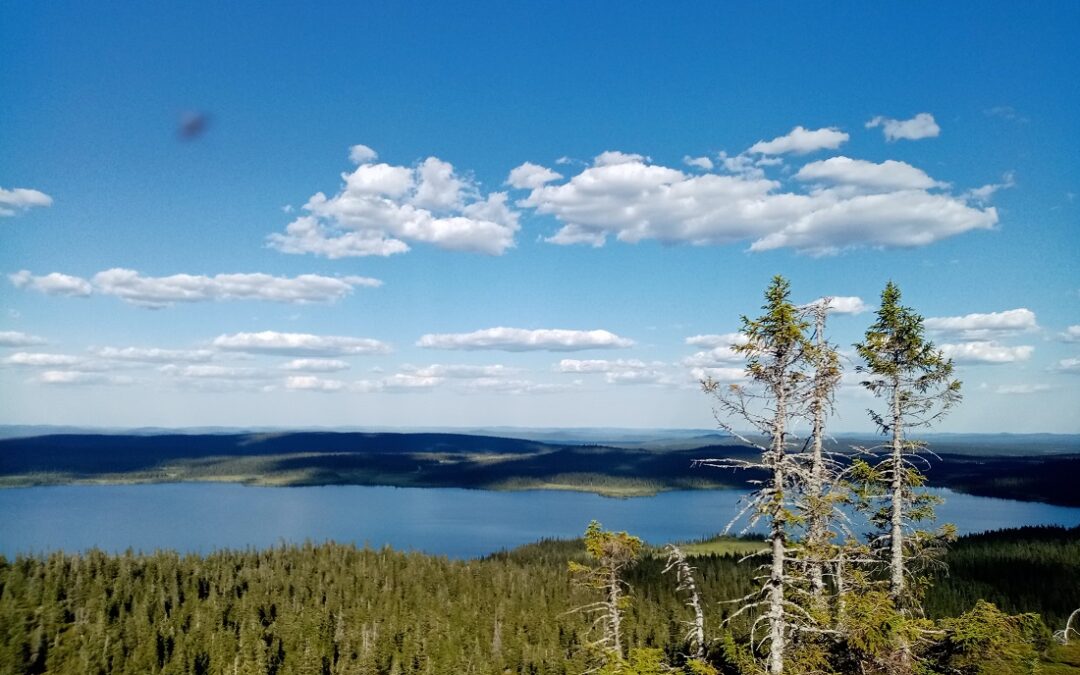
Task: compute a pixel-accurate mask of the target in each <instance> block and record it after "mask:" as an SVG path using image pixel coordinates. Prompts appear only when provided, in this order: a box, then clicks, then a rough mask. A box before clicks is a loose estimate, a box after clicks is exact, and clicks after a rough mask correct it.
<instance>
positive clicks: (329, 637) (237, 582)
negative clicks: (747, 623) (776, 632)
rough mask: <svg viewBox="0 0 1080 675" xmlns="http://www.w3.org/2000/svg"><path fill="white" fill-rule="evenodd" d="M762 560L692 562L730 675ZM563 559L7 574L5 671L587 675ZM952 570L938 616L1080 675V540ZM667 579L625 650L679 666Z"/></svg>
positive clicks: (1027, 543)
mask: <svg viewBox="0 0 1080 675" xmlns="http://www.w3.org/2000/svg"><path fill="white" fill-rule="evenodd" d="M760 547H761V542H760V541H750V542H746V541H742V542H740V541H737V540H723V541H712V542H706V543H702V544H698V545H697V548H698V550H701V551H703V552H702V553H698V554H688V555H690V558H689V560H690V562H691V564H692V566H693V567H695V568H696V570H695V577H696V579H697V581H698V588H699V591H700V594H701V599H702V604H703V606H704V607H705V609H706V612H705V629H706V636H707V639H708V641H709V642H708V645H707V647H708V650H707V653H708V657H709V659H710V661H711V662H712V663H713V664H715V667H716V668H718V669H719V670H720V671H721V672H724V673H737V672H739V671H738V669H737V665H736V664H735V662H734V661H733V660H732V659H729V655H727V654H725V651H724V649H725V643H724V640H723V637H724V635H725V632H724V631H725V627H724V626H723V625H722V621H723V619H724V617H725V614H728V615H729V614H730V609H729V607H730V606H729V605H725V604H724V603H723V602H722V601H724V600H727V599H730V598H733V597H739V596H741V595H744V594H746V593H747V592H749V590H750V589H751V587H752V583H753V580H752V578H751V577H752V575H753V570H752V568H753V565H752V564H748V563H747V562H742V563H740V562H739V560H740V558H741V556H742V552H744V551H747V550H753V549H757V548H760ZM686 548H687V550H688V551H691V550H694V548H695V547H694V546H690V545H688V546H687V547H686ZM725 550H726V551H728V552H723V551H725ZM708 551H713V552H708ZM568 560H575V561H578V562H581V563H587V562H588V555H587V553H586V551H585V548H584V545H583V542H582V541H581V540H577V541H545V542H539V543H537V544H533V545H529V546H525V547H522V548H519V549H515V550H512V551H506V552H502V553H497V554H494V555H491V556H489V557H487V558H484V559H480V560H470V561H455V560H448V559H446V558H442V557H436V556H426V555H422V554H418V553H399V552H395V551H392V550H389V549H382V550H372V549H358V548H355V547H353V546H351V545H339V544H331V543H327V544H321V545H304V546H284V547H278V548H273V549H270V550H263V551H256V550H248V551H221V552H218V553H214V554H212V555H208V556H197V555H190V556H181V555H177V554H176V553H170V552H158V553H153V554H146V555H139V554H134V553H128V554H124V555H107V554H105V553H101V552H89V553H85V554H75V555H64V554H60V553H56V554H53V555H50V556H48V557H20V558H18V559H15V560H4V561H2V562H0V672H2V673H86V674H88V675H96V674H98V673H131V674H135V673H139V674H142V673H177V674H179V673H185V674H204V673H234V672H236V673H273V674H275V675H292V674H300V673H331V674H333V675H344V674H352V675H360V674H363V675H374V674H376V673H386V674H389V673H394V674H398V673H401V674H404V673H478V674H480V673H485V674H486V673H492V674H494V673H505V672H510V673H535V674H538V675H539V674H543V675H548V674H552V675H554V674H560V675H561V674H566V675H572V674H576V673H581V672H583V671H584V670H586V669H587V667H588V660H589V654H588V652H587V650H584V649H582V646H583V645H585V644H587V643H588V641H589V640H590V639H591V638H590V635H589V630H588V624H589V622H590V620H589V619H588V618H587V617H584V616H582V615H581V614H579V613H573V612H571V611H570V610H572V609H573V608H575V607H578V606H580V605H583V604H585V603H587V602H589V600H590V599H591V597H592V593H590V592H589V590H588V589H586V588H582V587H580V586H578V585H576V584H575V583H574V582H573V580H572V578H571V577H570V575H569V574H568V573H567V561H568ZM944 563H945V564H946V565H947V567H948V570H949V571H948V573H945V572H944V571H942V572H941V573H940V575H939V576H937V577H935V579H934V583H933V584H932V585H931V586H930V588H929V591H928V593H927V596H926V602H925V607H926V611H927V614H928V616H930V617H931V618H935V619H939V618H944V617H949V616H958V615H960V614H962V613H963V612H965V611H969V610H971V609H972V608H974V607H975V606H976V603H977V602H978V601H979V599H981V598H985V599H988V600H991V601H992V602H994V603H995V604H996V605H997V606H998V607H1000V608H1001V609H1002V610H1003V611H1006V612H1015V613H1023V612H1035V613H1038V614H1040V615H1041V616H1042V620H1041V621H1039V620H1032V627H1033V628H1032V634H1033V638H1034V642H1033V651H1034V653H1035V655H1036V660H1035V663H1038V664H1039V665H1040V668H1041V670H1039V671H1038V672H1041V673H1044V674H1047V675H1052V674H1054V673H1073V672H1080V639H1078V640H1075V641H1074V644H1073V645H1070V647H1068V648H1066V647H1063V646H1061V645H1059V644H1057V643H1056V642H1055V641H1054V640H1053V639H1052V637H1051V629H1054V630H1057V629H1060V628H1061V627H1062V626H1064V625H1065V621H1066V619H1067V616H1068V613H1069V612H1070V611H1071V609H1073V608H1072V607H1071V606H1070V603H1069V601H1070V600H1075V599H1076V597H1077V594H1078V593H1080V588H1078V581H1077V580H1078V579H1080V528H1073V529H1071V530H1066V529H1063V528H1052V527H1045V528H1024V529H1019V530H1010V531H1005V532H996V533H987V534H982V535H972V536H968V537H963V538H961V539H960V540H958V541H957V542H956V543H955V544H954V545H953V546H952V547H951V548H950V551H949V553H948V554H947V555H946V557H945V559H944ZM664 567H665V560H664V555H663V551H659V550H648V551H645V552H643V554H642V556H641V558H640V560H639V561H638V563H637V565H635V566H634V567H632V568H630V569H629V570H628V572H627V575H626V580H627V582H628V584H629V587H630V595H629V598H630V602H629V603H628V604H627V607H626V614H625V617H626V618H625V623H624V635H625V636H626V637H625V639H626V642H627V645H628V647H630V648H632V649H638V648H654V649H658V650H661V652H662V653H663V656H664V659H665V660H667V661H669V662H673V663H681V662H682V661H681V660H682V659H685V653H686V652H687V644H686V643H685V641H684V639H683V637H684V634H685V632H686V631H685V629H684V624H683V622H684V621H687V620H689V619H690V614H689V610H688V609H687V608H686V607H685V605H684V604H683V600H682V599H681V598H680V597H679V596H678V594H677V593H676V592H675V584H676V582H675V580H674V579H673V578H671V575H670V574H667V575H665V574H663V572H662V570H663V569H664ZM732 628H733V633H734V635H735V636H738V630H739V629H740V628H739V627H732ZM985 648H986V647H985V645H984V644H982V643H978V642H976V643H974V644H971V645H969V646H967V647H965V648H964V649H966V651H958V652H956V653H955V654H951V655H949V656H948V659H951V660H952V662H953V663H954V664H956V663H960V662H962V661H963V660H964V659H965V658H967V657H970V656H971V655H972V654H975V655H978V654H979V653H980V651H981V650H983V649H985ZM944 672H978V671H974V670H971V669H968V670H964V669H962V668H959V667H957V668H954V669H953V670H947V671H944ZM984 672H999V673H1008V672H1012V671H1009V670H1002V669H998V670H996V671H984ZM1019 672H1027V671H1019Z"/></svg>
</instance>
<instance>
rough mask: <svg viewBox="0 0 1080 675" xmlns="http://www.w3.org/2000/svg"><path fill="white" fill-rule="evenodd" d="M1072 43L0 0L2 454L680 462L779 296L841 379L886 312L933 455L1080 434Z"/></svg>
mask: <svg viewBox="0 0 1080 675" xmlns="http://www.w3.org/2000/svg"><path fill="white" fill-rule="evenodd" d="M1078 28H1080V7H1078V6H1077V5H1076V4H1075V3H1066V2H1060V3H1041V4H1038V5H1024V6H1022V7H1021V6H1020V5H1017V4H1005V3H991V4H988V5H983V6H981V8H980V10H979V12H978V13H975V12H972V11H971V10H970V9H969V8H968V7H966V6H963V5H955V6H947V7H941V6H938V3H902V4H901V3H896V4H893V5H889V6H882V5H876V6H874V7H873V8H868V7H864V6H861V5H856V4H850V5H846V6H843V7H839V8H838V7H836V6H834V5H830V4H817V3H806V4H800V5H797V6H796V5H791V4H788V3H753V4H751V3H745V4H742V5H738V6H721V5H716V4H712V3H709V4H706V3H701V4H687V5H682V6H680V7H678V8H677V9H672V8H670V7H668V6H663V5H660V4H657V5H652V6H650V5H646V4H641V3H589V4H588V6H582V4H581V3H567V4H561V5H560V4H549V3H545V4H544V5H543V6H540V5H537V6H526V5H524V4H521V3H491V4H481V3H471V4H470V5H469V6H467V7H452V6H450V5H443V6H435V5H429V6H422V5H419V4H405V3H380V4H379V5H378V6H374V5H372V6H362V5H359V4H356V3H341V4H337V5H324V6H320V8H319V9H318V11H313V10H310V9H308V8H306V7H301V6H297V7H294V8H283V7H278V6H276V5H274V6H267V5H265V4H264V3H259V4H257V3H229V4H228V5H227V6H222V5H221V4H217V3H213V4H211V3H206V4H202V3H184V4H183V5H182V6H181V5H179V4H174V5H165V4H163V3H147V4H145V5H141V6H139V7H121V6H111V7H109V6H105V7H103V6H100V5H86V4H84V3H65V2H56V3H44V4H43V3H33V2H17V3H11V4H9V5H8V6H7V8H6V10H5V20H4V21H3V22H2V23H0V91H3V92H4V94H3V96H0V214H3V215H0V272H3V275H4V276H3V278H2V284H0V344H2V345H4V346H0V423H55V424H95V425H121V426H139V425H169V426H187V425H210V424H214V425H256V424H258V425H265V424H273V425H281V426H305V425H372V426H375V425H378V426H468V425H518V426H632V427H705V428H708V427H711V426H712V425H713V422H712V416H711V410H710V404H709V400H708V399H707V398H706V397H705V396H704V395H702V394H701V393H700V391H698V390H697V388H696V387H695V385H694V382H695V379H696V378H697V377H699V376H701V375H702V374H713V375H715V376H717V377H721V378H730V379H734V378H737V370H738V363H737V362H735V361H734V360H733V359H732V358H731V355H730V353H728V351H727V349H726V346H727V345H728V344H729V343H730V341H731V339H732V338H731V337H730V336H728V334H730V333H732V332H733V331H735V330H736V329H737V328H738V317H739V315H741V314H754V313H755V312H756V311H757V309H758V307H759V305H760V304H761V300H760V298H761V292H762V290H763V289H764V287H765V285H766V284H767V283H768V281H769V279H770V277H771V276H772V275H774V274H783V275H785V276H787V277H788V278H790V279H791V281H792V286H793V293H794V297H795V299H796V300H798V301H800V302H809V301H811V300H814V299H816V298H819V297H821V296H825V295H830V296H835V297H838V298H843V300H842V301H841V302H838V306H837V309H838V311H837V312H835V313H834V314H833V316H832V318H831V320H830V324H831V333H832V338H833V340H834V341H835V342H836V343H838V344H839V345H841V346H842V347H844V348H845V349H847V348H848V347H849V345H850V344H851V343H853V342H855V341H856V340H857V339H858V338H859V336H860V335H861V332H862V331H863V330H864V329H865V327H866V325H867V324H868V323H869V322H870V321H871V320H872V314H871V312H872V309H873V306H874V303H875V301H876V299H877V296H878V294H879V293H880V291H881V288H882V287H883V286H884V284H885V283H886V281H888V280H889V279H892V280H894V281H896V282H897V283H898V284H899V285H900V287H901V289H902V290H903V292H904V297H905V300H906V302H907V303H909V304H910V305H912V306H913V307H914V308H915V309H916V310H918V311H919V312H920V313H921V314H923V315H924V316H925V317H927V319H928V326H929V327H931V329H932V330H931V336H932V337H933V339H934V340H935V342H936V343H938V344H940V345H942V346H943V347H944V348H946V349H947V350H948V351H949V353H950V354H951V355H953V356H954V358H955V359H956V360H957V363H958V371H959V373H960V376H961V378H962V379H963V380H964V389H965V401H964V403H963V404H962V405H961V407H960V408H959V409H958V410H957V411H956V412H955V413H953V415H952V416H951V417H950V418H949V419H948V420H947V421H946V422H944V423H943V424H942V425H940V427H939V429H940V430H943V431H1056V432H1077V431H1080V416H1078V415H1077V414H1076V413H1077V410H1080V395H1078V394H1080V360H1078V359H1080V270H1078V264H1077V259H1078V256H1077V253H1078V250H1080V246H1078V244H1080V235H1078V222H1077V221H1078V214H1080V203H1078V202H1077V200H1076V195H1077V194H1080V166H1078V160H1077V157H1080V142H1078V140H1077V134H1076V119H1077V113H1078V112H1080V95H1078V93H1077V88H1076V82H1077V81H1078V80H1080V53H1078V50H1076V49H1075V44H1074V42H1075V35H1076V33H1077V29H1078ZM192 115H195V116H196V117H197V118H200V119H203V120H204V121H205V128H204V129H203V130H202V131H201V133H196V134H194V136H193V137H192V138H187V139H185V138H182V137H181V136H180V135H179V134H178V129H179V128H180V125H181V123H182V120H183V119H185V117H187V118H188V119H190V118H191V116H192ZM200 116H201V117H200ZM177 275H184V276H177ZM853 380H854V378H852V380H851V381H849V382H848V383H847V384H846V385H845V386H844V387H843V388H842V389H841V392H840V394H839V397H838V416H837V419H836V420H835V421H834V423H833V424H834V428H835V429H836V430H845V431H847V430H863V429H867V428H869V423H868V420H867V418H866V415H865V412H864V409H865V408H866V407H867V406H868V405H872V404H873V401H872V400H871V399H869V398H867V397H866V395H865V394H863V393H861V392H860V390H859V388H858V386H857V385H855V384H854V381H853Z"/></svg>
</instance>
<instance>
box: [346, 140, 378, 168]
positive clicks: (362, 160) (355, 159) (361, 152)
mask: <svg viewBox="0 0 1080 675" xmlns="http://www.w3.org/2000/svg"><path fill="white" fill-rule="evenodd" d="M378 157H379V153H377V152H375V151H374V150H372V149H371V148H369V147H368V146H366V145H359V144H358V145H354V146H352V147H351V148H349V159H350V160H352V163H353V164H368V163H370V162H373V161H375V160H376V159H378Z"/></svg>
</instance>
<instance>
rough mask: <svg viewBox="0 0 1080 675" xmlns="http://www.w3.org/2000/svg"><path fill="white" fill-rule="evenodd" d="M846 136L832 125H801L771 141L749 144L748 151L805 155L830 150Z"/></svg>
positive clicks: (846, 138) (844, 140)
mask: <svg viewBox="0 0 1080 675" xmlns="http://www.w3.org/2000/svg"><path fill="white" fill-rule="evenodd" d="M848 138H850V136H848V135H847V134H846V133H844V132H843V131H840V130H839V129H834V128H832V127H829V128H825V129H815V130H813V131H811V130H809V129H806V128H804V127H802V126H797V127H795V128H794V129H792V130H791V131H790V132H789V133H788V134H787V135H786V136H778V137H776V138H774V139H772V140H771V141H758V142H757V143H754V144H753V145H752V146H750V149H749V150H748V152H755V153H760V154H763V155H784V154H787V153H794V154H796V155H805V154H807V153H809V152H813V151H815V150H826V149H827V150H832V149H835V148H838V147H840V145H841V144H843V143H845V142H847V140H848Z"/></svg>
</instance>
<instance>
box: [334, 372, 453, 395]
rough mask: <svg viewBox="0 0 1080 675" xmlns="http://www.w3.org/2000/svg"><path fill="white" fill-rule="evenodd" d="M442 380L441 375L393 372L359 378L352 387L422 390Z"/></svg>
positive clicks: (357, 388)
mask: <svg viewBox="0 0 1080 675" xmlns="http://www.w3.org/2000/svg"><path fill="white" fill-rule="evenodd" d="M442 382H443V378H441V377H425V376H423V375H410V374H408V373H395V374H393V375H390V376H389V377H384V378H381V379H378V380H359V381H357V382H355V383H353V389H355V390H357V391H361V392H365V393H371V392H382V391H385V392H389V393H407V392H423V391H430V390H431V389H434V388H435V387H437V386H438V385H440V384H442Z"/></svg>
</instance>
